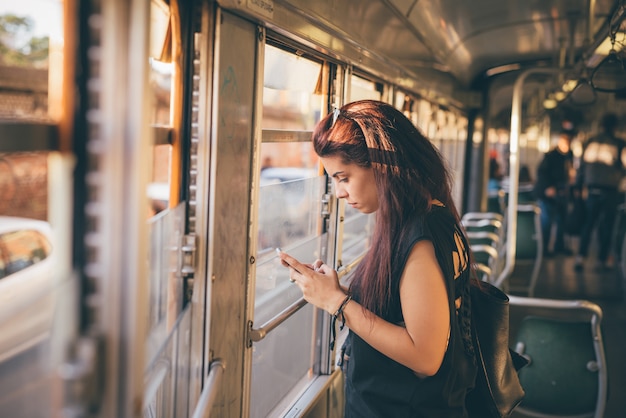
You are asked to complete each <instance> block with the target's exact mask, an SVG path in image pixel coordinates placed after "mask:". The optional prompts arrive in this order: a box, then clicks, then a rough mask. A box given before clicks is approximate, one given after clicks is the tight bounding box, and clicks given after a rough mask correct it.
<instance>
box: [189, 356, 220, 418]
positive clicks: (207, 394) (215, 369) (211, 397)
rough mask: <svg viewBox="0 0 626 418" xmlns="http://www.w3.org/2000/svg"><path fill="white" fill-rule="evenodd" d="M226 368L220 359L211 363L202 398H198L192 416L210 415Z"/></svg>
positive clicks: (202, 417) (199, 417)
mask: <svg viewBox="0 0 626 418" xmlns="http://www.w3.org/2000/svg"><path fill="white" fill-rule="evenodd" d="M225 368H226V366H225V365H224V363H223V362H222V360H220V359H217V360H215V361H213V362H212V363H211V366H210V367H209V374H208V376H207V379H206V383H205V385H204V388H203V389H202V393H201V394H200V399H198V404H197V405H196V409H194V411H193V415H192V416H191V417H192V418H205V417H208V414H209V411H210V410H211V408H213V402H215V396H216V395H217V388H218V387H219V385H220V383H221V380H222V376H223V375H224V369H225Z"/></svg>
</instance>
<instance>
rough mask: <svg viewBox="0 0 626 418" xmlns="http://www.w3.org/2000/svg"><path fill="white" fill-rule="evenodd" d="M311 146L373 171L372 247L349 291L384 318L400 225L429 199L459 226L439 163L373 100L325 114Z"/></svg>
mask: <svg viewBox="0 0 626 418" xmlns="http://www.w3.org/2000/svg"><path fill="white" fill-rule="evenodd" d="M313 145H314V148H315V152H316V153H317V154H318V155H319V156H320V157H330V156H333V157H339V158H341V160H342V162H343V163H345V164H351V163H352V164H356V165H358V166H361V167H365V168H369V167H372V168H373V170H374V178H375V181H376V186H377V193H378V203H379V207H378V211H377V213H376V224H375V229H374V233H373V237H372V245H371V247H370V249H369V251H368V253H367V255H366V256H365V258H364V260H363V261H362V262H361V263H360V264H359V266H358V267H357V269H356V271H355V273H354V280H353V282H352V284H351V286H356V289H357V290H358V294H359V298H360V303H361V304H362V306H363V307H365V308H367V309H369V310H370V311H372V312H374V313H376V314H378V315H385V314H386V313H387V312H388V309H389V305H390V302H391V298H392V292H391V277H392V265H393V264H392V260H393V259H394V255H395V254H397V248H398V245H399V243H400V242H401V241H402V238H403V235H404V230H403V225H406V224H407V221H408V220H410V219H411V218H413V217H415V216H423V215H425V214H426V213H427V212H428V211H429V210H430V208H431V202H432V200H433V199H437V200H439V201H441V202H442V203H443V204H444V205H445V206H446V207H447V208H448V209H449V210H450V212H451V213H452V214H453V216H454V218H455V219H456V221H457V223H459V215H458V212H457V210H456V207H455V205H454V201H453V199H452V193H451V184H452V182H451V177H450V174H449V172H448V170H447V168H446V165H445V162H444V159H443V158H442V156H441V154H440V153H439V151H438V150H437V148H435V147H434V145H433V144H432V143H431V142H430V141H429V140H428V139H427V138H426V137H425V136H424V135H423V134H422V133H421V132H420V131H419V130H418V129H417V128H416V127H415V126H414V125H413V124H412V123H411V121H410V120H409V119H407V118H406V117H405V116H404V115H403V114H402V113H401V112H400V111H398V110H397V109H395V108H394V107H393V106H391V105H389V104H387V103H384V102H380V101H375V100H361V101H356V102H352V103H349V104H347V105H345V106H343V107H342V108H341V109H339V110H335V112H334V113H330V114H329V115H327V116H326V117H325V118H324V119H322V120H321V121H320V122H319V123H318V125H317V126H316V128H315V131H314V132H313Z"/></svg>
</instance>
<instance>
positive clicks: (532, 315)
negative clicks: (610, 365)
mask: <svg viewBox="0 0 626 418" xmlns="http://www.w3.org/2000/svg"><path fill="white" fill-rule="evenodd" d="M509 300H510V313H511V321H512V323H511V332H512V334H513V335H512V336H511V339H510V341H511V344H513V347H511V348H513V349H514V350H515V351H516V352H517V353H518V354H520V355H522V356H524V357H525V358H526V359H527V360H529V364H528V365H527V366H526V367H524V368H523V369H521V370H520V371H519V378H520V382H521V384H522V386H523V387H524V391H525V392H526V396H525V397H524V399H523V400H522V403H521V404H520V405H519V407H518V408H517V409H516V410H515V415H514V416H515V417H518V416H520V415H519V414H518V412H519V413H520V414H521V416H531V417H544V418H547V417H554V418H556V417H559V418H563V417H594V418H601V417H603V414H604V410H605V407H606V401H607V394H608V372H607V365H606V357H605V350H604V342H603V337H602V331H601V320H602V310H601V308H600V307H599V306H598V305H596V304H594V303H592V302H589V301H585V300H555V299H540V298H529V297H521V296H509Z"/></svg>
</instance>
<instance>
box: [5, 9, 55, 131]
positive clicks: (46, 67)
mask: <svg viewBox="0 0 626 418" xmlns="http://www.w3.org/2000/svg"><path fill="white" fill-rule="evenodd" d="M0 51H2V53H1V54H0V117H2V118H5V119H20V120H58V118H59V117H60V108H59V106H58V104H59V101H60V94H61V87H62V82H60V81H61V80H62V77H61V76H62V65H61V64H62V60H63V54H62V51H63V2H61V1H58V0H48V1H46V0H39V1H35V0H27V1H6V2H2V4H0Z"/></svg>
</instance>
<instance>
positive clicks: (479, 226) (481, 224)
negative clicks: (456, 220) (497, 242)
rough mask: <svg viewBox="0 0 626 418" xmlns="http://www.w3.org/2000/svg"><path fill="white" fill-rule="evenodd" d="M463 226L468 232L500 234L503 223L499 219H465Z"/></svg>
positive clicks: (462, 222)
mask: <svg viewBox="0 0 626 418" xmlns="http://www.w3.org/2000/svg"><path fill="white" fill-rule="evenodd" d="M461 224H462V225H463V227H464V228H465V231H467V232H477V231H484V232H493V233H495V234H499V233H500V232H501V230H502V225H503V223H502V221H501V220H499V219H489V218H483V219H463V218H461Z"/></svg>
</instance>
